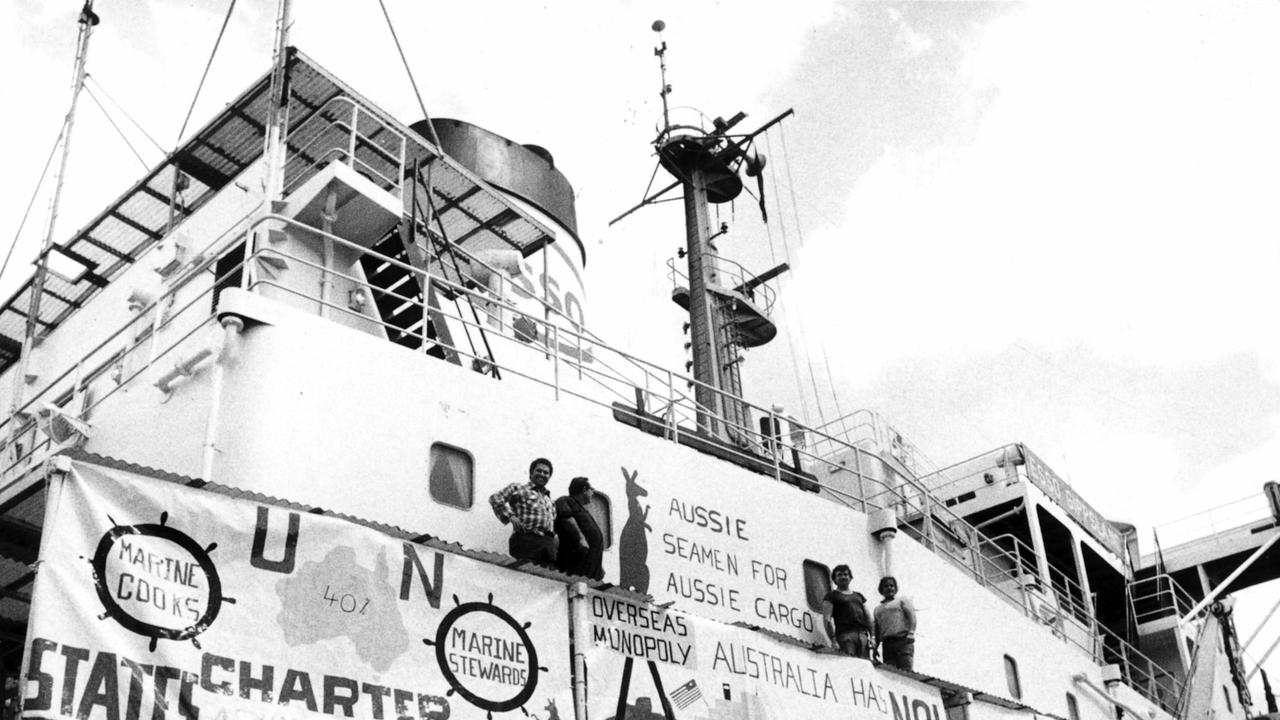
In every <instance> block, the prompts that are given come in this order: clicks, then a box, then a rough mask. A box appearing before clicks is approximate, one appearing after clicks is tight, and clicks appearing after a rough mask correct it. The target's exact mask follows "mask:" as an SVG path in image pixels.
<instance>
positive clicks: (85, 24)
mask: <svg viewBox="0 0 1280 720" xmlns="http://www.w3.org/2000/svg"><path fill="white" fill-rule="evenodd" d="M77 22H79V23H80V31H79V36H78V37H77V38H76V63H75V70H74V72H73V74H72V82H71V108H70V109H69V110H67V116H66V119H65V120H63V125H62V158H61V159H60V160H59V161H58V180H57V182H56V183H55V184H54V187H53V197H52V198H51V199H50V201H49V222H48V224H47V225H46V227H45V235H44V239H43V241H42V242H41V244H40V255H39V257H38V258H37V259H36V273H35V277H33V278H32V280H31V303H30V305H29V306H28V309H27V322H26V328H25V332H24V333H23V337H22V356H21V357H22V359H21V362H20V363H19V367H18V372H17V373H15V374H14V392H13V411H14V412H17V410H18V409H19V408H21V407H22V401H23V390H24V389H25V387H26V374H27V368H28V367H29V364H30V359H31V358H30V356H31V351H32V349H33V348H34V347H35V344H36V335H37V334H38V333H39V327H40V297H41V296H42V295H43V294H44V284H45V280H46V278H47V277H48V274H49V253H50V252H51V251H52V250H53V237H54V232H55V231H56V226H57V220H58V205H59V204H60V203H61V201H62V186H63V184H64V182H65V181H66V177H67V159H68V158H69V157H70V155H71V128H72V127H73V126H74V125H75V119H76V104H77V103H78V101H79V100H80V91H81V90H83V89H84V77H85V63H86V61H87V60H88V57H89V37H90V36H91V35H93V28H94V27H95V26H97V24H98V23H99V22H101V19H100V18H99V17H98V15H97V13H95V12H94V11H93V0H85V3H84V7H83V8H81V9H80V18H79V19H78V20H77ZM17 424H18V423H16V422H10V423H9V428H10V435H11V436H12V433H13V429H14V426H15V425H17ZM10 439H11V440H12V437H10ZM12 445H13V443H12V442H10V443H8V446H10V447H12Z"/></svg>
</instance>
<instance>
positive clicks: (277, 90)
mask: <svg viewBox="0 0 1280 720" xmlns="http://www.w3.org/2000/svg"><path fill="white" fill-rule="evenodd" d="M291 5H292V0H280V3H279V5H278V6H277V12H276V37H275V49H274V50H273V52H272V57H271V60H272V63H271V89H270V90H269V91H268V92H270V94H271V95H270V97H271V100H270V103H269V104H268V106H267V128H266V132H265V135H266V137H265V138H264V139H263V151H262V154H263V158H264V160H265V163H266V180H265V182H264V192H263V194H264V195H265V200H266V202H265V203H264V204H265V205H266V206H267V207H268V210H269V209H270V201H272V200H279V199H280V196H281V195H282V194H283V192H284V128H285V126H286V125H287V124H288V114H289V97H288V95H287V93H288V84H287V83H286V82H285V72H286V70H287V69H288V65H289V57H288V55H289V25H290V24H291V23H292V20H291V19H290V12H289V11H290V7H291Z"/></svg>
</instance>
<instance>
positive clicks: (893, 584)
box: [875, 576, 916, 670]
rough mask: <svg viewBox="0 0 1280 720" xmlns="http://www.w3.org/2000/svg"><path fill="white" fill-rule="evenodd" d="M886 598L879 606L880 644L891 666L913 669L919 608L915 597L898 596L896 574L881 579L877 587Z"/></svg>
mask: <svg viewBox="0 0 1280 720" xmlns="http://www.w3.org/2000/svg"><path fill="white" fill-rule="evenodd" d="M877 589H878V590H879V591H880V594H881V595H883V596H884V600H882V601H880V604H879V605H877V606H876V610H875V617H876V622H875V629H876V630H875V633H876V646H877V647H879V648H880V656H881V657H882V658H883V659H884V662H885V663H886V664H888V665H892V666H894V667H896V668H898V669H900V670H911V665H912V662H913V661H914V660H915V654H916V639H915V635H916V609H915V608H914V607H912V605H911V600H909V599H908V598H904V597H901V598H900V597H898V596H897V595H898V581H897V580H895V579H894V578H892V577H887V576H886V577H883V578H880V585H879V587H878V588H877Z"/></svg>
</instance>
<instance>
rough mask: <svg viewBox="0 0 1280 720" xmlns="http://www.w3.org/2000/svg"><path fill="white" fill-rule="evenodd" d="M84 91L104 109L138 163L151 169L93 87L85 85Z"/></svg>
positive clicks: (146, 168)
mask: <svg viewBox="0 0 1280 720" xmlns="http://www.w3.org/2000/svg"><path fill="white" fill-rule="evenodd" d="M84 91H85V92H86V93H88V94H89V99H90V100H92V101H93V104H94V105H97V106H98V109H99V110H101V111H102V116H103V117H105V118H106V119H107V122H108V123H110V124H111V127H113V128H115V131H116V134H117V135H119V136H120V139H121V140H123V141H124V144H125V146H127V147H128V148H129V151H130V152H132V153H133V156H134V157H136V158H138V163H139V164H140V165H142V169H143V170H144V171H145V170H149V169H151V168H150V166H149V165H147V161H146V160H143V159H142V155H141V154H140V153H139V152H138V149H137V148H135V147H134V146H133V143H131V142H129V138H128V137H127V136H125V134H124V131H123V130H121V129H120V126H119V125H117V124H116V121H115V120H114V119H113V118H112V117H111V113H109V112H107V108H106V107H104V106H103V104H102V102H101V101H99V100H98V96H97V95H94V94H93V88H90V87H89V86H88V85H85V86H84Z"/></svg>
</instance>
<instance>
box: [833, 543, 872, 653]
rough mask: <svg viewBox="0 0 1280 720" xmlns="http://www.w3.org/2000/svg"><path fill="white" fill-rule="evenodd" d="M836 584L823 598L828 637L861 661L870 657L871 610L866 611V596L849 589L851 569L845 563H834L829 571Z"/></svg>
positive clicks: (844, 651) (851, 579)
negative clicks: (835, 564) (833, 566)
mask: <svg viewBox="0 0 1280 720" xmlns="http://www.w3.org/2000/svg"><path fill="white" fill-rule="evenodd" d="M831 580H832V581H833V582H834V583H835V584H836V587H835V589H834V590H831V591H830V592H828V593H827V594H826V596H825V597H823V598H822V601H823V602H822V617H823V618H824V619H825V620H826V625H827V636H828V637H830V638H831V639H832V641H833V643H834V644H835V645H836V647H838V648H839V649H840V652H842V653H844V654H846V655H852V656H854V657H860V658H862V659H864V660H870V659H871V613H869V612H867V598H866V597H864V596H863V595H862V593H860V592H858V591H857V590H850V589H849V583H851V582H853V571H852V570H850V569H849V566H848V565H837V566H835V568H834V569H832V571H831Z"/></svg>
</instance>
